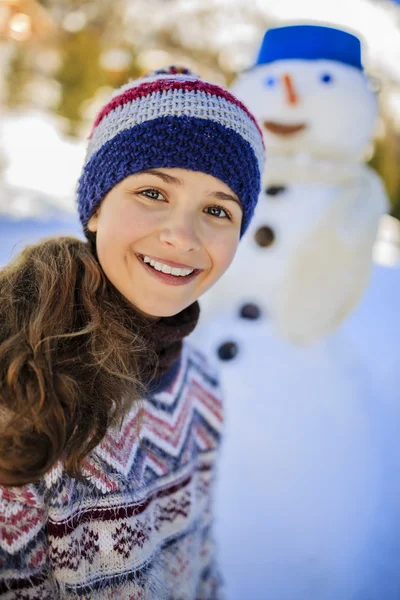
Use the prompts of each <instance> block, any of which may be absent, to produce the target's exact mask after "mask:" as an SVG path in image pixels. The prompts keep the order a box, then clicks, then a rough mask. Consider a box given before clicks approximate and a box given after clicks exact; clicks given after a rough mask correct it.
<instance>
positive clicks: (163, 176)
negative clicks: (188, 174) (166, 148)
mask: <svg viewBox="0 0 400 600" xmlns="http://www.w3.org/2000/svg"><path fill="white" fill-rule="evenodd" d="M142 173H147V174H148V175H155V176H156V177H159V178H160V179H162V180H163V182H164V183H175V184H176V185H183V181H182V179H179V178H178V177H173V176H172V175H167V173H162V171H157V170H156V169H145V170H144V171H140V173H138V175H141V174H142Z"/></svg>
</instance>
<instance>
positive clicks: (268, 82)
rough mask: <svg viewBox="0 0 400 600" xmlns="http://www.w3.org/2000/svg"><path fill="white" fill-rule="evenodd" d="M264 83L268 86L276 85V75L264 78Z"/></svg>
mask: <svg viewBox="0 0 400 600" xmlns="http://www.w3.org/2000/svg"><path fill="white" fill-rule="evenodd" d="M264 83H265V85H266V86H267V87H274V85H275V84H276V78H275V77H271V76H270V77H267V78H266V79H265V80H264Z"/></svg>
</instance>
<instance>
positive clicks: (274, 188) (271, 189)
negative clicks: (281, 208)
mask: <svg viewBox="0 0 400 600" xmlns="http://www.w3.org/2000/svg"><path fill="white" fill-rule="evenodd" d="M285 191H286V187H285V186H284V185H269V186H268V187H266V188H265V193H266V194H267V196H279V194H283V193H284V192H285Z"/></svg>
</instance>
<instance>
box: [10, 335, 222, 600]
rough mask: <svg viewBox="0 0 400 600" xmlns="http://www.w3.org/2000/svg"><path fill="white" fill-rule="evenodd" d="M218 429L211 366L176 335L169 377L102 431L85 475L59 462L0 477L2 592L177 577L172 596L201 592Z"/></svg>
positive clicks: (82, 590) (167, 583)
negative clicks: (118, 423) (20, 481)
mask: <svg viewBox="0 0 400 600" xmlns="http://www.w3.org/2000/svg"><path fill="white" fill-rule="evenodd" d="M139 424H140V427H138V426H139ZM221 430H222V404H221V398H220V389H219V386H218V381H217V378H216V377H215V374H214V373H213V372H212V370H210V367H209V365H207V363H206V362H205V361H204V359H203V358H202V356H201V355H199V354H198V353H197V352H195V351H194V350H193V349H191V348H190V347H187V346H186V345H184V351H183V353H182V357H181V362H180V367H179V371H178V372H177V374H176V376H175V379H174V381H173V382H172V384H171V385H170V387H169V388H168V389H166V390H164V391H162V392H159V393H157V394H155V395H153V396H152V397H149V398H144V399H143V401H142V402H141V403H140V405H138V406H137V407H135V408H134V409H132V411H131V413H130V414H129V415H128V417H127V418H126V419H125V421H124V423H123V426H122V427H121V430H120V431H118V432H117V431H113V432H109V433H108V434H107V436H106V437H105V438H104V440H103V441H102V442H101V443H100V444H99V446H98V447H97V448H96V449H95V450H94V451H93V453H92V454H91V455H90V456H89V457H88V458H87V460H86V461H85V466H84V474H85V475H86V476H87V478H88V479H87V480H86V481H79V480H75V479H71V478H69V477H68V476H67V475H66V474H65V472H64V469H63V467H62V465H61V464H57V465H55V467H54V468H53V469H52V470H51V471H50V472H49V473H47V475H46V476H45V478H44V480H43V481H42V482H41V483H40V484H38V485H32V486H25V487H24V488H22V489H20V490H18V489H12V490H8V491H7V490H5V489H4V488H0V494H1V495H0V563H1V564H0V568H1V573H2V576H3V575H4V577H5V578H6V579H7V580H8V581H10V582H12V583H11V584H10V583H9V584H7V587H4V588H2V584H1V583H0V594H1V593H6V596H5V597H6V598H7V597H8V596H9V597H10V599H13V600H14V598H17V597H18V598H19V597H21V598H22V597H23V596H24V597H26V598H29V599H31V598H32V599H33V598H37V597H43V598H45V597H46V596H45V594H46V593H47V590H48V589H50V588H49V586H51V585H53V584H54V585H55V586H56V588H57V590H58V592H57V591H53V592H50V596H49V597H53V598H59V597H60V598H75V597H80V598H88V599H89V598H90V599H92V598H93V599H94V598H95V599H96V600H98V599H99V600H100V598H101V599H103V598H104V599H105V598H107V599H108V598H119V597H121V598H128V597H132V598H144V599H146V600H147V599H148V598H149V599H150V598H151V599H152V600H153V598H154V599H155V598H157V600H161V599H162V598H172V597H173V598H175V597H178V596H175V594H177V593H178V591H177V589H176V588H175V586H176V583H174V582H176V581H178V580H179V582H180V583H181V584H182V590H181V592H179V598H182V599H183V598H185V599H186V598H187V599H190V600H191V599H192V598H202V597H203V593H206V592H205V590H206V588H207V589H208V588H210V589H213V588H214V586H215V585H216V581H217V580H216V578H215V573H214V569H213V568H211V565H212V553H213V543H212V539H211V537H210V535H209V530H210V526H211V510H210V496H211V494H210V486H211V484H212V481H213V477H214V463H215V458H216V454H217V450H218V446H219V442H220V436H221ZM138 431H139V433H140V438H139V436H138ZM195 557H197V558H195ZM199 558H200V560H199ZM49 569H50V570H49ZM46 573H51V576H50V579H47V578H46ZM51 582H52V583H51ZM191 582H192V583H191ZM193 582H197V583H196V585H197V586H200V587H199V588H196V589H195V588H193V587H191V586H193V585H194V584H193ZM10 585H12V586H13V589H14V591H15V592H16V590H18V592H16V593H17V594H19V595H17V596H15V595H14V596H13V593H14V592H12V589H10V587H9V586H10ZM160 585H161V587H160ZM32 586H34V587H35V589H36V591H37V592H38V594H39V590H40V594H41V595H40V594H39V596H35V595H34V594H35V592H34V591H33V587H32ZM31 588H32V592H31ZM200 588H201V591H200ZM7 590H8V592H7ZM207 593H208V592H207ZM51 594H53V595H51ZM118 594H121V595H120V596H119V595H118ZM210 594H213V592H210ZM25 595H26V596H25ZM206 597H207V599H208V597H210V598H211V597H214V595H210V596H204V598H206Z"/></svg>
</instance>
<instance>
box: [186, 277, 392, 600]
mask: <svg viewBox="0 0 400 600" xmlns="http://www.w3.org/2000/svg"><path fill="white" fill-rule="evenodd" d="M398 289H400V285H399V286H398ZM387 292H388V290H386V293H387ZM397 333H399V331H397ZM363 341H364V342H371V341H373V340H370V339H369V338H368V336H365V337H364V339H363ZM193 342H194V343H196V345H198V346H199V347H201V349H202V350H203V351H204V352H206V353H207V354H208V355H209V356H210V357H211V359H212V360H214V361H215V360H216V359H218V355H221V356H225V358H226V356H227V355H226V354H224V348H228V349H229V348H232V346H234V347H235V348H236V352H237V354H236V355H235V356H234V358H232V359H231V360H220V373H221V383H222V386H223V389H224V396H225V411H226V433H225V440H224V445H223V448H222V455H221V464H220V469H219V480H218V487H217V495H216V537H217V540H218V543H219V551H220V562H221V567H222V573H223V575H224V577H225V580H226V587H227V593H226V596H227V598H229V599H230V600H242V599H243V598H251V599H252V600H269V599H270V598H273V599H275V598H276V599H279V600H309V598H315V599H318V600H338V599H339V598H340V600H364V599H366V598H368V600H395V599H396V598H398V597H399V594H400V577H399V575H398V560H399V557H400V542H399V539H400V526H399V518H400V509H399V506H400V502H399V501H400V494H399V486H398V485H396V480H395V479H394V478H395V477H396V473H397V472H398V469H399V467H400V462H399V453H398V451H396V439H397V434H396V426H395V422H396V420H395V419H397V418H398V416H399V415H398V412H399V411H398V409H397V410H396V407H395V404H394V403H393V404H391V402H390V400H389V397H388V395H387V394H386V390H385V391H384V389H383V388H382V387H380V386H379V384H378V381H377V378H376V377H375V373H374V372H373V370H371V368H370V367H371V365H370V364H369V363H368V361H367V362H366V361H365V359H366V358H368V353H367V355H365V354H363V353H362V352H360V348H359V347H357V345H356V344H352V343H351V340H350V337H349V336H347V335H346V334H345V333H342V332H339V333H336V334H333V335H331V336H329V337H327V338H325V339H324V340H320V341H316V342H314V343H313V344H310V345H308V346H307V347H299V346H296V345H293V344H291V343H288V342H287V341H285V340H283V339H282V337H280V336H277V335H276V333H275V331H274V328H273V327H272V326H271V322H270V321H269V319H268V317H267V315H265V316H264V317H260V319H258V320H255V321H251V320H248V319H242V318H239V316H238V315H236V314H233V313H230V314H228V315H227V314H226V313H225V314H224V313H221V314H219V315H215V317H214V318H212V319H211V320H209V321H208V323H207V326H203V327H200V328H199V329H198V330H197V331H196V332H195V334H194V335H193ZM225 352H226V350H225ZM228 355H229V352H228ZM231 355H232V350H231ZM375 358H377V356H376V353H375ZM380 362H381V366H383V364H384V360H383V358H382V359H381V361H380ZM380 393H382V394H383V397H380ZM388 423H389V424H391V426H390V428H388V427H387V424H388ZM388 458H389V459H390V460H388Z"/></svg>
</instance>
